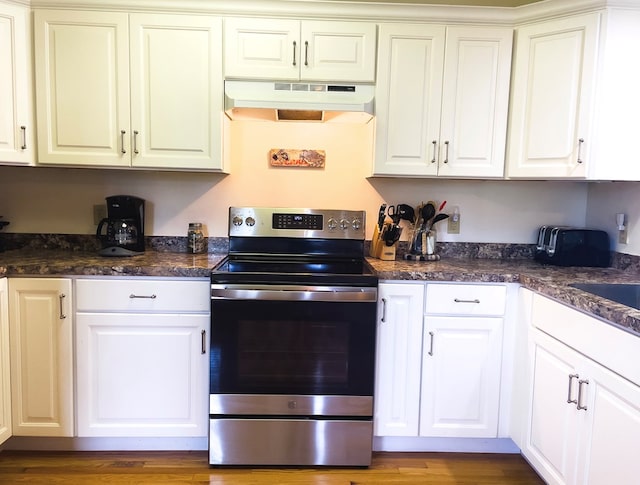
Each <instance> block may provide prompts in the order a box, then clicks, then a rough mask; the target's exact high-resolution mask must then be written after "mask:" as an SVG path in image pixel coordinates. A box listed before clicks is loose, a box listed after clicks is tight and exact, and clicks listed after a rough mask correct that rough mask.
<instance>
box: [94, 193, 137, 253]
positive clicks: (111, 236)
mask: <svg viewBox="0 0 640 485" xmlns="http://www.w3.org/2000/svg"><path fill="white" fill-rule="evenodd" d="M106 200H107V217H106V218H104V219H102V220H101V221H100V223H99V224H98V230H97V231H96V237H97V238H98V239H99V240H100V242H101V243H102V249H101V250H100V251H99V252H98V254H101V255H102V256H134V255H136V254H141V253H143V252H144V200H143V199H139V198H138V197H134V196H132V195H113V196H111V197H107V199H106Z"/></svg>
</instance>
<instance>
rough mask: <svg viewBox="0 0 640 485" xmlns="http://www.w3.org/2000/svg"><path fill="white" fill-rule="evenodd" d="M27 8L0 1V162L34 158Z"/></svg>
mask: <svg viewBox="0 0 640 485" xmlns="http://www.w3.org/2000/svg"><path fill="white" fill-rule="evenodd" d="M30 39H31V35H30V32H29V10H28V9H27V8H25V7H19V6H17V5H8V4H6V3H2V4H0V98H1V99H2V103H1V104H0V163H2V164H4V163H17V164H26V165H32V164H33V163H34V161H35V150H34V145H33V144H34V140H35V138H34V133H35V123H34V120H33V108H32V99H33V91H32V87H31V42H30Z"/></svg>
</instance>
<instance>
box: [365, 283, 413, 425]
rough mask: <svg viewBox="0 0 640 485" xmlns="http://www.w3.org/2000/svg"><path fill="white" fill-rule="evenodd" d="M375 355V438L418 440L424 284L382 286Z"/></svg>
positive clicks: (389, 284) (379, 294) (387, 284)
mask: <svg viewBox="0 0 640 485" xmlns="http://www.w3.org/2000/svg"><path fill="white" fill-rule="evenodd" d="M378 300H379V305H380V306H379V312H378V322H377V323H378V333H377V342H378V344H377V353H376V387H375V389H376V391H375V412H374V430H373V433H374V435H376V436H417V435H418V429H419V413H420V361H421V359H422V355H421V352H422V311H423V308H424V284H423V283H382V284H380V286H379V288H378Z"/></svg>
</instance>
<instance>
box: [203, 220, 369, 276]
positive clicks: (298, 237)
mask: <svg viewBox="0 0 640 485" xmlns="http://www.w3.org/2000/svg"><path fill="white" fill-rule="evenodd" d="M364 220H365V212H364V211H341V210H316V209H278V208H246V207H244V208H238V207H231V208H230V209H229V256H228V257H227V258H226V259H225V260H224V261H222V262H221V263H220V264H219V265H218V266H216V267H215V268H214V269H213V270H212V272H211V280H212V282H215V283H240V284H242V283H265V284H266V283H274V284H275V283H280V284H281V283H285V284H324V285H357V286H376V285H377V277H376V276H375V275H374V273H373V271H372V269H371V268H370V267H369V265H368V264H367V262H366V261H365V259H364V234H365V228H364V224H365V222H364Z"/></svg>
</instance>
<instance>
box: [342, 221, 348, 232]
mask: <svg viewBox="0 0 640 485" xmlns="http://www.w3.org/2000/svg"><path fill="white" fill-rule="evenodd" d="M340 229H342V230H343V231H346V230H347V229H349V221H348V220H346V219H340Z"/></svg>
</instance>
